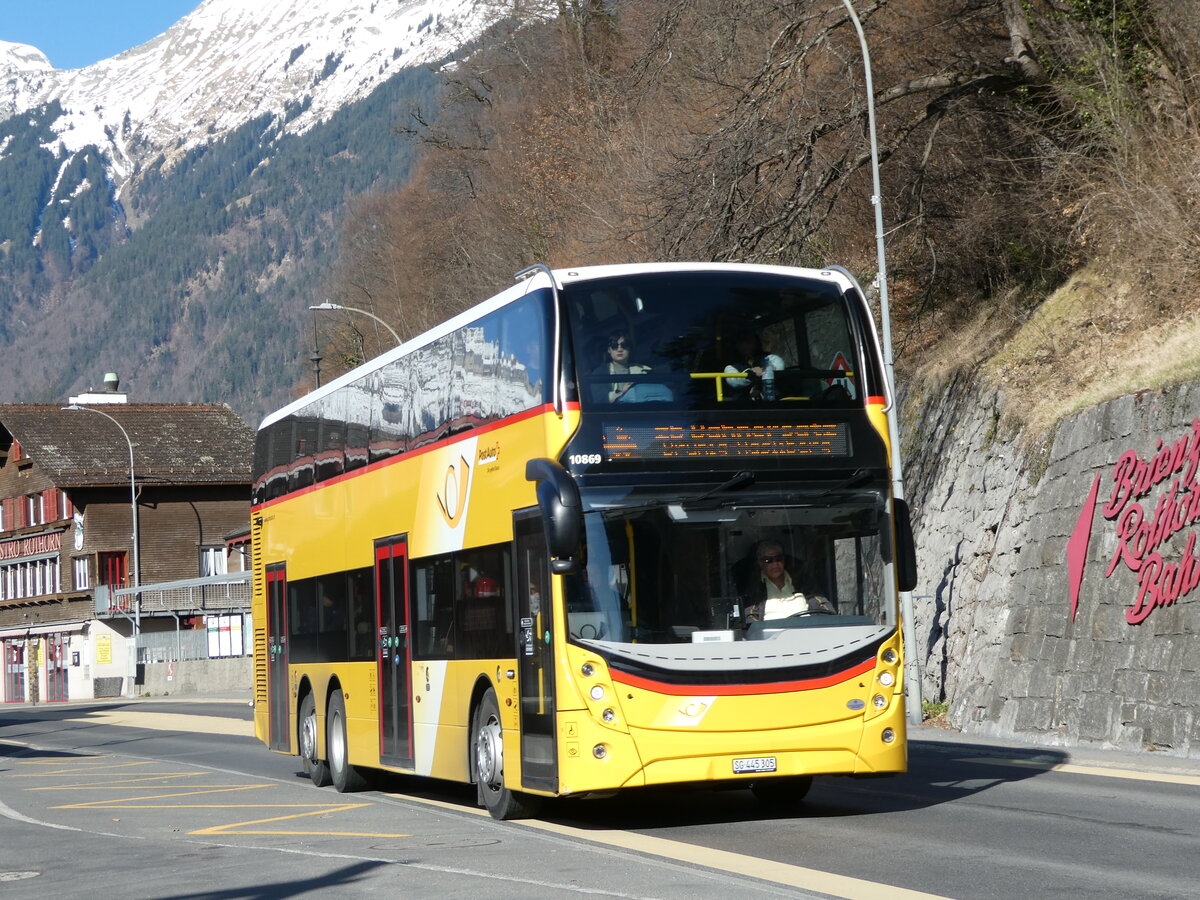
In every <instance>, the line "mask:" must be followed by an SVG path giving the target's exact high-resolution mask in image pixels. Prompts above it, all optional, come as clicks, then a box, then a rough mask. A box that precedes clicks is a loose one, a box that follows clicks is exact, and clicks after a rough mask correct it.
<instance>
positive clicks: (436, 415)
mask: <svg viewBox="0 0 1200 900" xmlns="http://www.w3.org/2000/svg"><path fill="white" fill-rule="evenodd" d="M890 402H891V398H890V394H889V388H888V384H887V379H886V378H885V376H884V371H883V367H882V365H881V352H880V347H879V342H878V337H877V335H876V331H875V327H874V323H873V321H872V318H871V315H870V313H869V310H868V308H867V304H866V301H865V299H864V297H863V294H862V291H861V290H860V289H859V287H858V285H857V284H856V283H855V281H854V279H853V278H852V277H851V276H850V274H849V273H848V272H846V271H845V270H843V269H840V268H836V267H835V268H830V269H825V270H815V269H796V268H784V267H772V266H753V265H732V264H667V263H662V264H651V265H625V266H598V267H590V268H579V269H563V270H554V271H551V270H550V269H549V268H546V267H544V266H535V267H533V268H532V269H530V270H526V271H525V272H523V273H520V276H519V280H518V282H517V283H516V284H515V285H514V286H512V287H511V288H509V289H508V290H506V291H504V292H503V293H500V294H498V295H497V296H495V297H493V298H491V299H490V300H487V301H485V302H483V303H481V304H479V305H478V306H476V307H474V308H473V309H471V310H469V311H467V312H465V313H463V314H462V315H459V316H457V317H456V318H454V319H452V320H450V321H448V322H446V323H444V324H443V325H441V326H440V327H438V328H435V329H433V330H432V331H430V332H428V333H426V334H423V335H421V336H420V337H417V338H414V339H413V340H410V341H408V342H407V343H405V344H404V345H403V346H400V347H398V348H396V349H394V350H392V351H390V352H388V353H385V354H383V355H382V356H380V357H378V358H377V359H375V360H372V361H370V362H368V363H366V364H365V365H363V366H361V367H359V368H358V369H355V370H354V371H352V372H349V373H348V374H346V375H344V376H342V377H341V378H339V379H337V380H336V381H334V382H332V383H330V384H328V385H326V386H325V387H322V388H320V389H318V390H316V391H314V392H313V393H311V394H309V395H308V396H306V397H303V398H302V399H300V400H298V401H296V402H295V403H292V404H291V405H289V406H287V407H285V408H283V409H281V410H279V411H278V412H276V413H274V414H272V415H270V416H268V417H267V418H266V419H265V420H264V421H263V423H262V426H261V427H260V429H259V432H258V440H257V445H256V450H255V487H254V506H253V512H252V522H251V524H252V535H253V559H254V623H255V670H254V671H255V698H256V699H255V731H256V734H257V735H258V737H259V738H260V739H261V740H263V741H264V742H265V743H266V744H267V745H268V747H270V748H271V749H272V750H276V751H279V752H282V753H290V754H294V755H298V756H300V757H301V759H302V761H303V765H304V767H305V769H306V770H307V772H308V773H309V775H310V776H311V778H312V780H313V781H314V782H315V783H316V784H318V785H325V784H329V783H333V784H334V785H335V786H336V787H337V789H338V790H340V791H349V790H356V789H360V788H363V787H365V786H366V785H367V784H368V783H369V782H370V779H371V775H372V774H373V773H375V772H378V771H379V770H389V771H395V772H403V773H409V774H417V775H425V776H429V777H432V778H440V779H450V780H454V781H460V782H469V783H473V784H475V785H476V786H477V792H478V799H479V803H480V805H482V806H485V807H486V808H487V809H488V810H489V811H490V812H491V813H492V815H494V816H496V817H498V818H510V817H514V816H519V815H525V814H528V813H529V812H530V811H531V810H532V808H533V807H534V806H535V805H536V804H537V803H538V801H539V800H540V799H541V798H546V797H554V796H562V795H574V796H579V795H584V794H588V793H598V792H609V791H612V790H615V789H624V788H635V787H638V786H643V785H661V784H669V783H694V784H709V785H712V784H720V785H728V784H730V783H733V784H735V785H737V784H741V785H743V786H745V787H747V788H751V789H753V790H754V791H755V793H756V794H757V795H758V796H759V797H761V798H762V799H764V800H765V801H768V802H784V801H786V802H792V801H796V800H799V799H800V798H802V797H803V796H804V794H805V793H806V792H807V790H808V788H809V785H810V784H811V780H812V776H813V775H818V774H826V773H835V774H850V775H877V774H880V773H889V772H899V771H903V770H904V768H905V764H906V750H905V714H904V700H903V688H904V686H903V676H902V673H903V669H902V650H901V637H900V627H899V613H898V602H897V598H898V591H900V590H902V589H911V584H912V582H913V580H914V577H915V574H914V566H913V553H912V540H911V529H910V527H909V524H908V514H907V511H906V508H905V507H904V505H903V502H902V501H898V500H894V499H893V496H892V471H891V466H890V464H889V459H890V451H889V447H890V442H891V441H892V440H894V436H890V435H889V434H888V426H887V416H886V415H885V411H886V408H887V404H888V403H890Z"/></svg>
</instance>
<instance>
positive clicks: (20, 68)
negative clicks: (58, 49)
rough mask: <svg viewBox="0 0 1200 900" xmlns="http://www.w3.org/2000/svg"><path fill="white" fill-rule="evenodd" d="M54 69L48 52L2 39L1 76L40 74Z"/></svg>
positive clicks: (0, 51) (0, 44) (0, 50)
mask: <svg viewBox="0 0 1200 900" xmlns="http://www.w3.org/2000/svg"><path fill="white" fill-rule="evenodd" d="M53 70H54V66H52V65H50V60H48V59H47V58H46V54H45V53H43V52H42V51H41V50H39V49H38V48H37V47H31V46H29V45H28V44H13V43H11V42H9V41H0V77H9V76H12V75H40V74H45V73H47V72H51V71H53Z"/></svg>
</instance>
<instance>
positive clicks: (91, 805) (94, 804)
mask: <svg viewBox="0 0 1200 900" xmlns="http://www.w3.org/2000/svg"><path fill="white" fill-rule="evenodd" d="M264 787H274V785H270V784H246V785H240V784H236V785H215V786H213V787H212V788H204V789H200V790H195V791H173V792H171V793H169V794H150V795H148V796H144V797H122V798H121V799H119V800H112V799H108V800H86V801H84V802H83V803H71V804H67V805H65V806H51V807H50V809H110V808H112V807H113V806H114V805H118V804H131V803H141V802H143V801H145V800H168V799H170V798H172V797H197V796H199V795H201V794H232V793H234V792H235V791H252V790H255V789H257V788H264ZM223 805H228V806H231V807H233V806H237V805H238V804H223ZM253 805H254V806H276V805H282V806H288V805H294V806H312V805H313V804H311V803H298V804H274V803H256V804H253ZM153 808H154V809H160V808H161V807H158V806H156V807H153ZM185 808H186V807H184V806H182V805H181V806H179V809H185ZM208 808H213V807H208ZM217 808H219V807H217Z"/></svg>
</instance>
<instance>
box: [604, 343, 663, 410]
mask: <svg viewBox="0 0 1200 900" xmlns="http://www.w3.org/2000/svg"><path fill="white" fill-rule="evenodd" d="M649 371H650V366H646V365H640V364H638V363H635V362H633V341H632V340H630V338H629V333H628V332H626V331H624V330H619V331H614V332H613V333H612V334H610V335H609V336H608V346H607V347H606V348H605V361H604V362H602V363H601V364H600V365H599V366H597V367H596V368H595V369H594V370H593V373H594V374H601V375H603V374H608V375H618V376H619V375H644V374H646V373H647V372H649ZM605 387H606V388H607V390H605ZM605 387H600V386H597V389H596V390H595V394H596V398H595V399H597V400H602V399H607V400H608V402H609V403H642V402H646V401H651V400H670V399H672V394H671V391H670V389H669V388H667V387H666V386H665V385H661V384H647V383H645V382H640V381H614V382H610V383H608V384H607V385H606V386H605Z"/></svg>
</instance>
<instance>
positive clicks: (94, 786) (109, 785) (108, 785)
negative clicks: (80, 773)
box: [25, 772, 209, 791]
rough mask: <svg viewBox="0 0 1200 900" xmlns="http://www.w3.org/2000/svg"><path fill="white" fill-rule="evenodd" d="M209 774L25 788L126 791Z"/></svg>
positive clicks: (190, 773) (148, 776)
mask: <svg viewBox="0 0 1200 900" xmlns="http://www.w3.org/2000/svg"><path fill="white" fill-rule="evenodd" d="M207 774H209V773H208V772H188V773H179V774H167V775H147V776H146V777H145V778H118V779H117V780H116V781H106V782H104V783H103V784H99V783H96V782H94V781H89V782H86V783H85V784H48V785H45V786H44V787H34V788H25V790H27V791H62V790H66V789H67V788H74V789H76V790H80V791H115V790H119V789H124V788H125V786H127V785H131V784H140V783H141V782H143V781H169V780H171V779H174V778H197V777H199V776H201V775H207Z"/></svg>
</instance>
